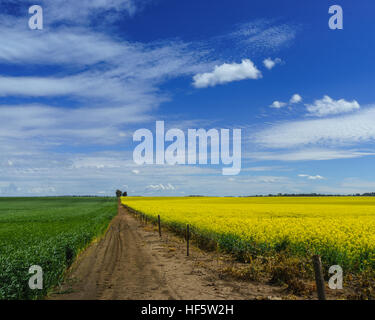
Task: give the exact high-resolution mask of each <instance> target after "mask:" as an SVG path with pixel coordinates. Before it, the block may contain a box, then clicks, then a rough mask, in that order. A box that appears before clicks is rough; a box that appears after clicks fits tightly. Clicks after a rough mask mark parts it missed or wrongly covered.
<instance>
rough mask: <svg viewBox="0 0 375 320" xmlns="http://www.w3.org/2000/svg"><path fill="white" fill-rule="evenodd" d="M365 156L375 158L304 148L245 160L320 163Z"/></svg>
mask: <svg viewBox="0 0 375 320" xmlns="http://www.w3.org/2000/svg"><path fill="white" fill-rule="evenodd" d="M365 156H375V153H374V152H364V151H358V150H338V149H314V148H305V149H301V150H292V151H287V152H286V151H274V152H272V151H271V152H253V153H249V154H247V155H246V157H247V158H249V159H253V160H261V161H275V160H277V161H322V160H334V159H353V158H360V157H365Z"/></svg>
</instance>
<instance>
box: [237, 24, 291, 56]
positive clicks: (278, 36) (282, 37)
mask: <svg viewBox="0 0 375 320" xmlns="http://www.w3.org/2000/svg"><path fill="white" fill-rule="evenodd" d="M296 34H297V28H296V27H295V26H292V25H287V24H281V25H273V21H267V20H264V19H263V20H257V21H253V22H249V23H245V24H242V25H241V26H240V28H239V30H237V31H236V32H233V33H232V34H231V36H232V37H234V38H235V39H236V42H240V43H243V44H245V45H247V46H248V47H250V48H251V50H252V51H253V52H254V51H276V50H278V49H280V48H281V47H283V46H288V45H290V44H291V43H292V41H293V40H294V39H295V37H296Z"/></svg>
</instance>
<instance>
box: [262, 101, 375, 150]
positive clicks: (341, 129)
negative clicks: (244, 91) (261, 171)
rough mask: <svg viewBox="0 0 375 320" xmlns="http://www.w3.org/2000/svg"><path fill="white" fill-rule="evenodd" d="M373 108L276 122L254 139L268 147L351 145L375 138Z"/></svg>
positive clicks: (374, 114)
mask: <svg viewBox="0 0 375 320" xmlns="http://www.w3.org/2000/svg"><path fill="white" fill-rule="evenodd" d="M374 123H375V107H374V106H372V107H368V108H367V109H363V110H362V111H360V112H356V113H354V114H350V115H340V116H336V117H333V118H326V119H313V120H311V119H309V120H300V121H289V122H284V123H281V124H275V125H272V126H270V127H269V128H267V129H264V130H261V131H260V132H258V133H256V134H255V142H256V143H257V144H259V145H261V146H263V147H268V148H293V147H299V146H303V147H306V146H308V145H310V146H311V145H329V146H333V147H336V148H337V147H338V145H354V144H358V143H365V142H370V141H374V140H375V125H374Z"/></svg>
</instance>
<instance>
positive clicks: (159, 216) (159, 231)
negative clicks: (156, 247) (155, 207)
mask: <svg viewBox="0 0 375 320" xmlns="http://www.w3.org/2000/svg"><path fill="white" fill-rule="evenodd" d="M158 225H159V236H160V237H161V227H160V215H158Z"/></svg>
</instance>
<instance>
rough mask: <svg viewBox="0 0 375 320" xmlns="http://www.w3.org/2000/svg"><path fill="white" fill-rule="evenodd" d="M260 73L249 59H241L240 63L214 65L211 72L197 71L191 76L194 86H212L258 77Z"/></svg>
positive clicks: (260, 75)
mask: <svg viewBox="0 0 375 320" xmlns="http://www.w3.org/2000/svg"><path fill="white" fill-rule="evenodd" d="M261 77H262V73H261V72H260V71H259V70H258V69H257V67H256V66H255V65H254V63H253V62H252V61H251V60H250V59H243V60H242V62H241V63H224V64H222V65H220V66H215V68H214V70H213V71H212V72H207V73H199V74H196V75H195V76H194V77H193V80H194V81H193V85H194V87H196V88H206V87H213V86H216V85H218V84H224V83H229V82H233V81H240V80H246V79H259V78H261Z"/></svg>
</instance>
